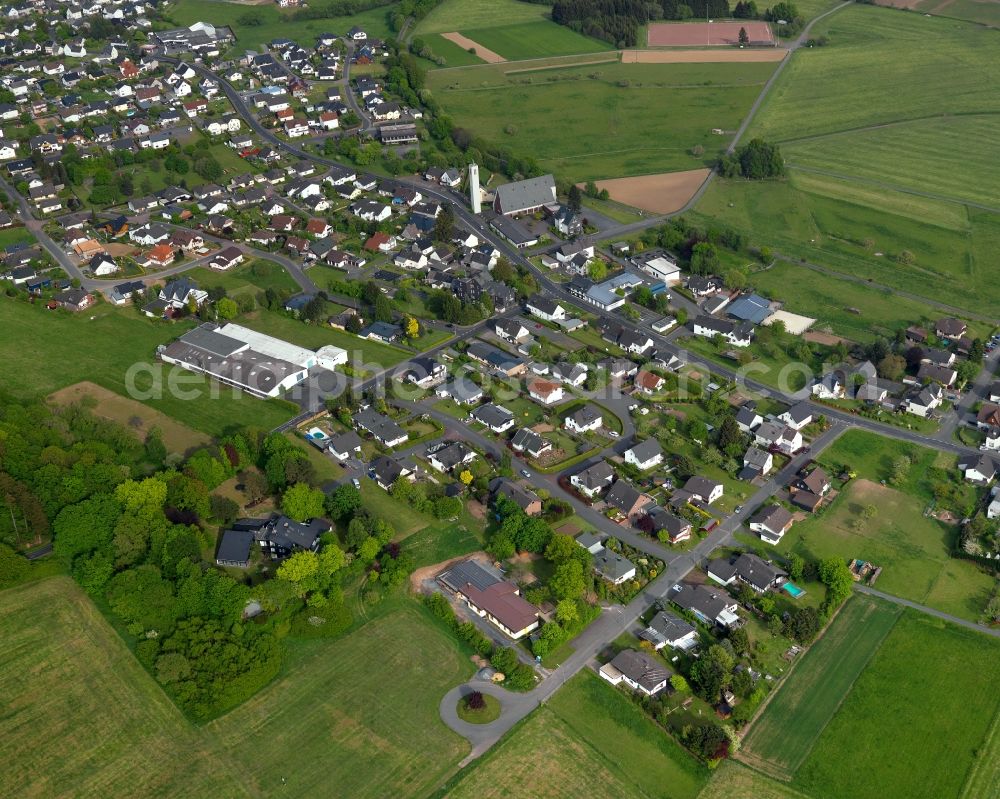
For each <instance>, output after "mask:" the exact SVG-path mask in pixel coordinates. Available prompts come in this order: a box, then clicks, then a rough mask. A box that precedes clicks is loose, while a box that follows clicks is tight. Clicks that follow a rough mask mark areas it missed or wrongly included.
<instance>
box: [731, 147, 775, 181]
mask: <svg viewBox="0 0 1000 799" xmlns="http://www.w3.org/2000/svg"><path fill="white" fill-rule="evenodd" d="M719 173H720V174H721V175H722V176H723V177H727V178H735V177H744V178H748V179H749V180H764V179H765V178H776V177H781V176H782V175H784V174H785V162H784V160H783V159H782V157H781V151H780V150H779V149H778V145H777V144H774V143H772V142H766V141H764V140H763V139H751V140H750V141H748V142H747V143H746V144H744V145H742V146H741V147H738V148H737V149H736V152H735V153H733V154H732V155H724V156H722V158H720V159H719Z"/></svg>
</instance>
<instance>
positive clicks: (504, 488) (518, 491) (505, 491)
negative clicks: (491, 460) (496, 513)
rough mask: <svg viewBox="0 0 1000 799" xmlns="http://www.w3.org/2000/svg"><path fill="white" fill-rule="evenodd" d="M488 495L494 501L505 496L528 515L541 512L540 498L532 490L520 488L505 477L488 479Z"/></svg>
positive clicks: (536, 514) (535, 514)
mask: <svg viewBox="0 0 1000 799" xmlns="http://www.w3.org/2000/svg"><path fill="white" fill-rule="evenodd" d="M489 487H490V496H492V498H493V501H494V502H495V501H496V499H497V497H505V498H507V499H509V500H510V501H511V502H513V503H514V504H515V505H517V506H518V507H519V508H520V509H521V510H523V511H524V512H525V513H526V514H527V515H528V516H538V515H539V514H540V513H541V512H542V500H541V499H540V498H539V496H538V495H537V494H536V493H535V492H534V491H529V490H528V489H527V488H522V487H521V486H519V485H518V484H517V483H515V482H513V481H512V480H508V479H507V478H506V477H497V478H494V479H493V480H491V481H490V486H489Z"/></svg>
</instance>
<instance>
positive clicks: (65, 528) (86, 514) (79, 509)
mask: <svg viewBox="0 0 1000 799" xmlns="http://www.w3.org/2000/svg"><path fill="white" fill-rule="evenodd" d="M120 515H121V506H120V505H119V504H118V502H117V501H116V500H115V499H114V497H111V496H109V495H107V494H99V495H96V496H94V497H91V498H90V499H85V500H84V501H83V502H79V503H77V504H75V505H69V506H67V507H65V508H63V509H62V510H61V511H60V512H59V515H58V516H56V518H55V521H54V522H53V523H52V530H53V532H54V533H55V543H54V549H55V552H56V554H57V555H59V556H60V557H62V558H64V559H66V560H67V561H71V560H72V559H73V558H75V557H76V556H77V555H85V554H88V553H90V552H93V551H94V550H96V549H100V548H102V547H104V546H106V545H107V544H110V543H111V538H112V536H113V535H114V529H115V524H116V523H117V522H118V517H119V516H120Z"/></svg>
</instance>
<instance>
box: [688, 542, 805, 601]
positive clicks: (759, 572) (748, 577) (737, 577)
mask: <svg viewBox="0 0 1000 799" xmlns="http://www.w3.org/2000/svg"><path fill="white" fill-rule="evenodd" d="M705 571H706V573H707V574H708V576H709V577H711V578H712V579H713V580H715V581H716V582H717V583H720V584H721V585H732V584H733V583H734V582H737V581H739V582H741V583H744V584H746V585H748V586H750V588H752V589H753V590H754V591H756V592H757V593H758V594H762V593H764V592H765V591H770V590H772V589H774V588H780V587H781V585H782V584H783V583H784V582H785V580H786V579H788V574H787V573H786V572H783V571H782V570H781V569H779V568H778V567H777V566H774V565H773V564H771V563H768V562H767V561H765V560H763V559H761V558H759V557H757V556H756V555H753V554H750V553H749V552H744V553H742V554H741V555H739V556H738V557H736V558H719V559H718V560H713V561H712V562H711V563H709V564H708V567H707V568H706V570H705Z"/></svg>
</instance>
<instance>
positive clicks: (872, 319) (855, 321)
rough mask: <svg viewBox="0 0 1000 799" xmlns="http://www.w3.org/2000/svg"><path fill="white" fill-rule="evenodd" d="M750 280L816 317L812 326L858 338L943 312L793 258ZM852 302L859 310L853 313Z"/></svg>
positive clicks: (931, 319)
mask: <svg viewBox="0 0 1000 799" xmlns="http://www.w3.org/2000/svg"><path fill="white" fill-rule="evenodd" d="M750 282H751V283H752V284H753V286H754V288H755V289H757V290H758V291H760V292H763V293H764V294H766V295H767V296H768V297H769V298H771V299H775V300H781V302H783V303H784V304H785V309H786V310H788V311H792V312H794V313H800V314H803V315H805V316H811V317H813V318H814V319H816V323H815V324H814V325H813V329H816V330H823V329H826V328H829V329H830V330H831V331H832V332H834V333H836V334H837V335H840V336H844V337H845V338H849V339H851V340H852V341H858V342H867V341H871V340H873V339H874V338H876V337H877V336H884V337H886V338H892V336H893V335H894V334H895V332H896V330H898V329H900V328H906V327H909V326H910V325H913V324H920V323H925V324H926V323H932V322H934V321H935V320H937V319H939V318H941V316H942V313H943V312H942V311H940V310H938V309H936V308H933V307H931V306H930V305H927V304H926V303H922V302H919V301H918V300H912V299H908V298H906V297H900V296H898V295H896V294H893V293H892V292H891V290H888V289H886V290H882V291H879V290H877V289H874V288H872V287H871V286H868V285H865V284H863V283H854V282H851V281H849V280H844V279H842V278H838V277H835V276H832V275H827V274H823V273H821V272H816V271H814V270H812V269H807V268H805V267H802V266H798V265H796V264H794V263H790V262H788V261H778V262H777V263H775V265H774V266H773V267H771V268H770V269H766V270H763V271H760V272H754V273H753V274H752V275H751V276H750ZM849 308H850V309H856V310H858V311H860V313H851V312H850V311H849V310H848V309H849Z"/></svg>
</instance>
